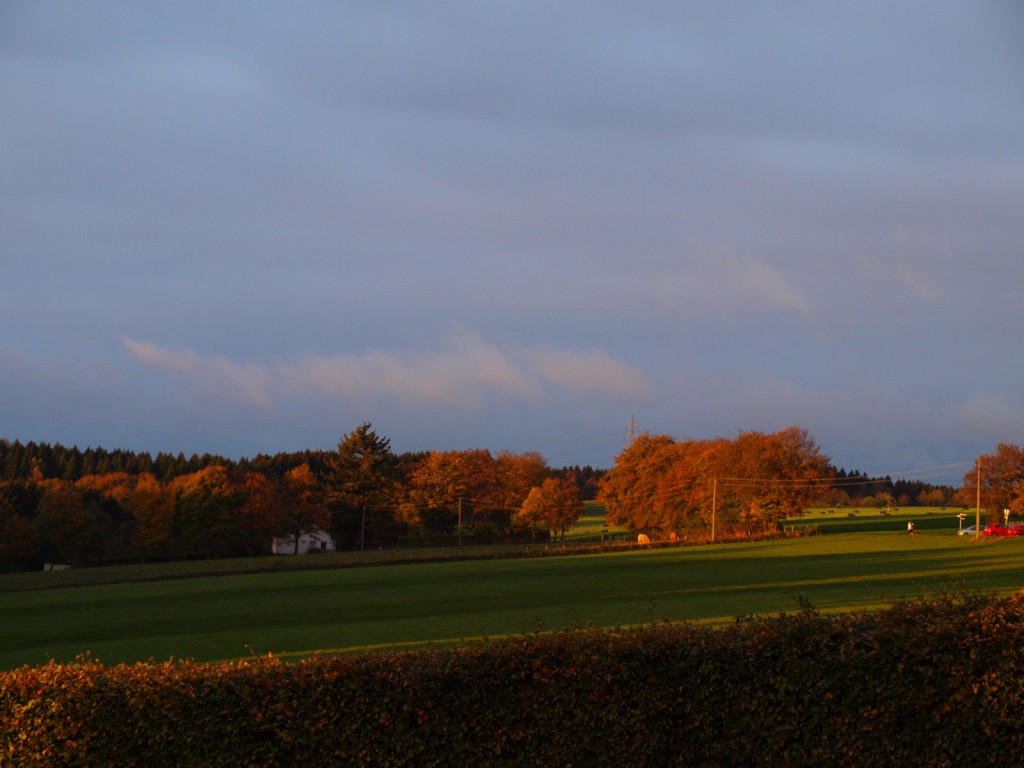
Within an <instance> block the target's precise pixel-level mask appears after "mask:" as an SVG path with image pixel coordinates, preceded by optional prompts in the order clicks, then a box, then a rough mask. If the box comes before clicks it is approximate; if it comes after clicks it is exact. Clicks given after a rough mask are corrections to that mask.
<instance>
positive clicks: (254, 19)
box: [0, 0, 1024, 481]
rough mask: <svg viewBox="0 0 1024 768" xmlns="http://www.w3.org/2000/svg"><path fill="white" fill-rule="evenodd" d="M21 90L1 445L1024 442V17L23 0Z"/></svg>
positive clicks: (936, 460) (1, 255)
mask: <svg viewBox="0 0 1024 768" xmlns="http://www.w3.org/2000/svg"><path fill="white" fill-rule="evenodd" d="M0 95H2V98H0V178H2V180H3V181H2V183H0V266H2V275H3V279H2V281H0V390H2V393H0V436H4V437H7V438H9V439H11V440H14V439H19V440H22V441H28V440H35V441H45V442H60V443H63V444H66V445H72V444H77V445H78V446H79V447H86V446H102V447H106V448H126V449H129V450H148V451H151V452H157V451H171V452H175V453H176V452H178V451H183V452H185V453H186V454H190V453H192V452H199V453H203V452H211V453H221V454H225V455H228V456H232V457H238V456H252V455H254V454H256V453H260V452H263V453H268V452H269V453H273V452H277V451H290V450H300V449H304V448H333V447H334V445H335V444H336V443H337V441H338V440H339V438H340V437H341V436H342V435H343V434H344V433H347V432H349V431H351V430H352V429H354V428H355V427H356V426H358V425H359V424H360V423H362V422H364V421H371V422H373V424H374V426H375V428H376V429H377V431H378V432H379V433H381V434H383V435H386V436H387V437H389V438H390V439H391V442H392V447H393V448H394V449H395V450H397V451H412V450H429V449H462V448H489V449H491V450H494V451H497V450H503V449H504V450H512V451H515V452H520V451H527V450H530V451H539V452H540V453H542V454H543V455H544V456H545V457H547V459H548V460H549V462H551V463H552V464H554V465H559V466H560V465H564V464H576V463H579V464H592V465H596V466H610V465H611V464H612V462H613V460H614V457H615V455H616V454H617V453H618V452H619V451H620V450H621V449H622V447H623V444H624V440H625V435H626V429H627V425H628V423H629V420H630V418H631V416H635V418H636V423H637V425H638V427H639V428H640V429H641V430H648V431H651V432H654V433H668V434H672V435H674V436H676V437H677V438H689V437H692V438H702V437H715V436H733V435H735V434H737V433H739V432H741V431H747V430H762V431H774V430H776V429H781V428H784V427H787V426H790V425H798V426H801V427H803V428H805V429H807V430H808V431H809V432H810V433H811V435H812V436H813V437H814V438H815V439H816V440H817V442H818V444H819V445H820V446H821V448H822V450H823V451H824V452H825V453H826V454H827V455H829V456H830V457H832V459H833V461H834V462H835V463H836V464H837V465H841V466H845V467H846V468H848V469H854V468H856V469H861V470H863V471H867V472H870V473H876V472H877V473H891V474H897V475H900V476H910V477H914V476H920V477H923V478H927V479H933V480H935V479H940V480H943V481H946V480H950V479H952V480H953V481H958V480H959V479H960V478H961V477H962V475H963V473H964V471H965V469H966V467H967V465H968V464H969V462H971V461H972V460H973V459H974V458H975V457H976V456H977V455H979V454H981V453H986V452H990V451H992V450H994V448H995V446H996V445H997V444H998V443H999V442H1015V443H1020V442H1021V441H1022V440H1024V434H1022V431H1024V390H1022V382H1024V376H1022V374H1024V357H1022V356H1021V354H1020V349H1021V344H1020V333H1021V330H1022V327H1024V323H1022V321H1024V307H1022V305H1024V301H1022V300H1024V290H1022V289H1024V259H1022V258H1021V253H1020V248H1021V243H1022V242H1024V131H1022V130H1021V126H1022V125H1024V11H1022V10H1021V6H1020V5H1019V4H1017V3H1015V2H1010V1H1009V0H1008V1H1007V2H966V1H964V2H943V1H941V0H939V1H938V2H934V1H930V2H923V1H922V2H914V1H912V0H908V1H907V2H898V3H892V2H874V1H873V0H867V1H865V2H858V3H844V4H837V3H827V4H826V3H818V2H779V3H760V2H726V3H723V2H694V3H665V2H643V1H640V2H635V3H609V2H600V1H597V2H593V1H592V2H586V3H578V2H562V3H549V2H515V1H510V2H507V3H481V2H443V1H442V2H437V3H430V4H424V3H407V2H296V3H252V4H242V3H224V2H191V1H190V0H182V2H175V3H165V4H142V3H134V2H98V3H90V4H83V3H78V2H56V1H55V2H21V1H20V0H13V1H12V0H7V1H6V2H4V3H3V4H2V5H0ZM940 468H946V469H940Z"/></svg>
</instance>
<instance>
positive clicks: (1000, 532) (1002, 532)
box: [981, 523, 1020, 536]
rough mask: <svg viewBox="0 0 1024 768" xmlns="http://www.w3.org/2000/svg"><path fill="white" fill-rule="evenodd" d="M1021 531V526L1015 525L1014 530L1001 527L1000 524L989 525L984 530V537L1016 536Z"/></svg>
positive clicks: (982, 533)
mask: <svg viewBox="0 0 1024 768" xmlns="http://www.w3.org/2000/svg"><path fill="white" fill-rule="evenodd" d="M1019 530H1020V526H1019V525H1015V526H1013V527H1012V528H1011V527H1008V526H1005V525H1000V524H999V523H989V524H988V525H986V526H985V528H984V529H983V530H982V532H981V535H982V536H1016V535H1018V533H1019Z"/></svg>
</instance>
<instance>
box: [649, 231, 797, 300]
mask: <svg viewBox="0 0 1024 768" xmlns="http://www.w3.org/2000/svg"><path fill="white" fill-rule="evenodd" d="M655 290H656V291H657V292H658V293H659V294H660V295H661V296H662V297H663V298H665V299H667V300H669V301H671V302H685V303H687V304H699V305H705V304H712V303H713V304H714V305H715V306H717V307H719V308H737V309H739V308H742V309H743V310H744V311H747V310H749V309H750V308H751V307H752V306H753V307H761V308H768V309H775V310H783V311H786V312H797V313H799V314H802V315H809V314H810V313H811V309H810V305H809V304H808V302H807V300H806V299H805V298H804V296H803V295H802V294H801V293H800V292H799V291H798V290H797V289H796V288H795V287H794V286H793V285H792V284H791V283H790V282H789V281H787V280H786V278H785V277H784V276H783V275H782V274H781V273H780V272H779V271H778V270H777V269H775V268H774V267H772V266H771V265H769V264H766V263H765V262H763V261H760V260H758V259H753V258H743V257H740V256H739V255H738V254H736V253H735V252H734V251H733V250H732V249H730V248H725V247H718V248H710V249H704V250H701V251H700V252H698V253H696V254H694V255H692V256H690V257H688V258H687V259H686V260H685V262H684V263H683V264H681V265H680V266H678V267H676V268H674V269H672V270H670V271H668V272H664V273H661V274H659V275H657V276H656V283H655Z"/></svg>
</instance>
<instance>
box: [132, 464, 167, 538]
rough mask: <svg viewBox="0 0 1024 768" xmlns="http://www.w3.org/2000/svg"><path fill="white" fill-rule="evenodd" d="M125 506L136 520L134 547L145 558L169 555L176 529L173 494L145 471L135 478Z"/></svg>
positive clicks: (133, 533) (133, 534)
mask: <svg viewBox="0 0 1024 768" xmlns="http://www.w3.org/2000/svg"><path fill="white" fill-rule="evenodd" d="M125 506H126V507H127V509H128V512H129V514H131V516H132V518H133V519H134V521H135V525H134V528H133V529H132V535H131V541H132V544H133V545H134V546H135V547H136V549H138V551H139V552H140V553H142V555H143V557H146V556H150V555H154V554H158V553H163V552H166V551H167V549H168V547H169V546H170V544H171V537H172V531H173V527H174V496H173V494H172V492H171V491H170V490H169V489H168V488H166V487H165V486H164V485H162V484H161V483H160V481H159V480H157V479H156V478H155V477H154V476H153V475H151V474H149V473H148V472H146V473H144V474H141V475H139V477H138V478H137V479H136V481H135V488H134V489H133V490H132V492H131V493H130V494H129V495H128V497H127V498H126V499H125Z"/></svg>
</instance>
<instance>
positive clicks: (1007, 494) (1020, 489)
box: [962, 443, 1024, 520]
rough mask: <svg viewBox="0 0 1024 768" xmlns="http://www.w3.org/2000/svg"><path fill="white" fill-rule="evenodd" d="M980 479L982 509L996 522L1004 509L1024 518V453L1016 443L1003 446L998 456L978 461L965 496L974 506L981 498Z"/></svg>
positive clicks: (966, 477) (968, 477) (966, 482)
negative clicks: (978, 497) (979, 494)
mask: <svg viewBox="0 0 1024 768" xmlns="http://www.w3.org/2000/svg"><path fill="white" fill-rule="evenodd" d="M979 468H980V471H979ZM979 475H980V477H981V506H982V507H984V508H985V509H987V510H988V511H989V514H990V516H991V517H992V519H994V520H1001V519H1002V513H1003V510H1004V509H1008V510H1010V514H1012V515H1013V516H1015V517H1021V516H1024V449H1022V448H1021V447H1020V446H1019V445H1014V444H1013V443H1000V444H999V445H998V446H997V447H996V450H995V452H994V453H990V454H985V455H982V456H979V457H978V459H977V461H976V462H975V468H974V469H972V470H971V471H969V472H968V473H967V474H965V475H964V485H963V494H962V495H963V497H964V498H969V499H970V500H971V502H972V505H973V503H974V502H975V500H976V498H977V495H978V478H979Z"/></svg>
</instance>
